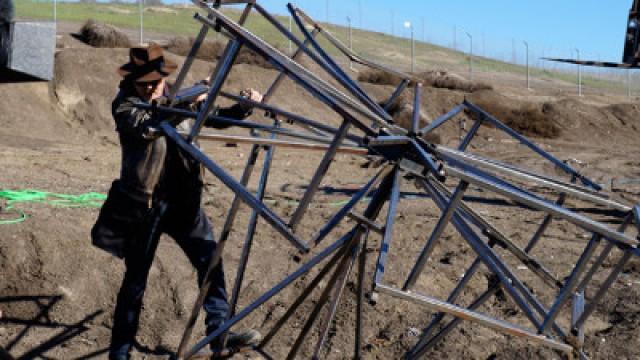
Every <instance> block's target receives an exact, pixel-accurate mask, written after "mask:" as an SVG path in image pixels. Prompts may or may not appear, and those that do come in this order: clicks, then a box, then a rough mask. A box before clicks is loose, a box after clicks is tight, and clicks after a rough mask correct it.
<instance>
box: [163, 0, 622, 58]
mask: <svg viewBox="0 0 640 360" xmlns="http://www.w3.org/2000/svg"><path fill="white" fill-rule="evenodd" d="M170 1H175V0H170ZM179 1H182V0H179ZM260 1H261V4H262V5H263V6H265V7H267V8H268V9H270V10H271V11H274V12H277V13H281V14H282V13H285V12H286V8H285V6H286V4H287V2H288V1H282V0H260ZM295 3H296V4H297V5H298V6H300V7H302V8H303V9H305V11H307V12H308V13H310V14H311V15H312V16H314V17H315V18H316V19H319V20H322V21H324V20H325V19H326V4H327V2H326V0H297V1H296V2H295ZM328 3H329V19H330V21H331V22H334V23H340V24H345V23H346V17H347V16H350V17H351V19H352V21H353V24H354V26H359V25H360V16H359V11H358V8H359V3H361V4H362V23H363V24H362V25H363V27H365V28H367V29H371V30H376V31H382V32H386V33H390V32H391V30H392V24H391V23H392V17H393V19H394V20H395V21H394V22H393V23H394V24H393V27H394V30H395V31H394V32H395V34H396V35H399V36H409V31H408V30H407V29H405V28H404V27H403V23H404V21H407V20H408V21H411V22H412V23H413V24H414V27H415V36H416V38H417V39H422V36H423V35H422V21H423V19H424V22H425V33H426V38H427V40H428V41H431V42H435V43H438V44H441V45H446V46H451V45H452V44H453V37H454V36H453V34H454V27H455V28H456V30H457V31H456V33H457V36H456V40H457V41H456V42H457V45H458V48H459V49H464V50H465V51H467V50H468V49H469V39H468V37H467V35H466V34H465V32H468V33H470V34H471V35H472V36H473V39H474V52H475V53H477V54H484V55H487V56H492V57H495V58H500V59H504V60H511V59H512V58H513V55H514V51H513V49H514V44H515V54H516V57H517V59H518V61H520V62H522V61H523V59H524V45H523V43H522V42H523V41H524V40H526V41H528V42H529V44H530V48H531V56H532V58H538V57H541V56H543V55H545V56H556V57H569V56H571V57H575V56H576V52H575V50H574V49H576V48H578V49H580V52H581V58H583V59H587V58H588V59H593V60H598V59H601V60H603V61H605V60H606V61H620V60H621V57H622V48H623V38H624V32H625V27H626V21H627V16H628V12H629V8H630V7H631V0H604V1H595V0H581V1H579V0H555V1H552V0H538V1H533V0H447V1H436V0H403V1H388V0H328Z"/></svg>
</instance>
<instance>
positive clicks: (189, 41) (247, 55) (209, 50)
mask: <svg viewBox="0 0 640 360" xmlns="http://www.w3.org/2000/svg"><path fill="white" fill-rule="evenodd" d="M194 42H195V38H194V37H189V38H187V37H175V38H173V39H170V40H169V42H168V44H167V46H166V49H167V51H170V52H172V53H174V54H176V55H180V56H187V55H188V54H189V51H190V50H191V48H192V47H193V43H194ZM225 46H226V43H223V42H220V41H215V40H208V41H204V42H203V43H202V45H201V46H200V50H199V51H198V54H197V55H196V58H197V59H201V60H205V61H217V60H218V59H219V58H220V57H221V56H222V52H223V51H224V48H225ZM236 64H248V65H255V66H260V67H262V68H265V69H273V66H272V65H271V63H269V62H268V61H266V60H265V59H264V58H263V57H262V56H260V55H258V54H256V53H255V52H253V51H251V50H249V49H247V48H242V49H241V50H240V54H238V58H237V59H236Z"/></svg>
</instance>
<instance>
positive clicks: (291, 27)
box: [289, 4, 295, 55]
mask: <svg viewBox="0 0 640 360" xmlns="http://www.w3.org/2000/svg"><path fill="white" fill-rule="evenodd" d="M294 5H295V4H294ZM292 29H293V19H291V14H289V32H291V30H292ZM291 54H293V43H292V42H291V39H289V55H291Z"/></svg>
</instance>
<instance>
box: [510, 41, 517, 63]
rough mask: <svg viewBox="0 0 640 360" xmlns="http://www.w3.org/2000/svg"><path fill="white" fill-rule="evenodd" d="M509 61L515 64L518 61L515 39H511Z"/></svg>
mask: <svg viewBox="0 0 640 360" xmlns="http://www.w3.org/2000/svg"><path fill="white" fill-rule="evenodd" d="M511 63H512V64H517V63H518V56H517V53H516V39H513V38H512V39H511Z"/></svg>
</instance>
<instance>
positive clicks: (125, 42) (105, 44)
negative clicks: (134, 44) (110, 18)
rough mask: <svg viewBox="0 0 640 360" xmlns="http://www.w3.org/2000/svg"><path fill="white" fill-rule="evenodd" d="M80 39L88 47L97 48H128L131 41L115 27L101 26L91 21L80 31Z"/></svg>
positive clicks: (99, 23) (101, 24)
mask: <svg viewBox="0 0 640 360" xmlns="http://www.w3.org/2000/svg"><path fill="white" fill-rule="evenodd" d="M80 36H81V38H82V39H83V40H84V41H85V42H86V43H87V44H89V45H91V46H94V47H99V48H129V47H131V41H130V40H129V37H128V36H127V34H125V33H124V32H122V31H121V30H120V29H118V28H116V27H115V26H111V25H107V24H103V23H101V22H98V21H96V20H93V19H89V20H87V22H86V23H85V24H84V25H83V26H82V28H81V29H80Z"/></svg>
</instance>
